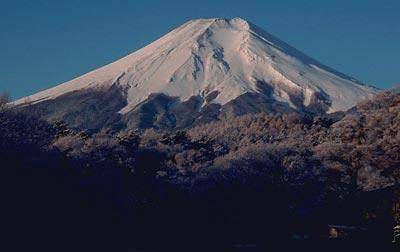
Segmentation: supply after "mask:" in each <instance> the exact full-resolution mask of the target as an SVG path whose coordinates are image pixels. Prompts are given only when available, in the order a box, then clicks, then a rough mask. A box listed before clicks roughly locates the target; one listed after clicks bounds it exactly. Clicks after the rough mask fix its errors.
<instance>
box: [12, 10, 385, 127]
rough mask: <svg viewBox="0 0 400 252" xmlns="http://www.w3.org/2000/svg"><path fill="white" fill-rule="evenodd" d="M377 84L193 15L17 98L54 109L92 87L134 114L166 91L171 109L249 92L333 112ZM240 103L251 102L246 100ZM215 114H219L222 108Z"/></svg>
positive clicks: (255, 32)
mask: <svg viewBox="0 0 400 252" xmlns="http://www.w3.org/2000/svg"><path fill="white" fill-rule="evenodd" d="M377 91H378V90H377V89H375V88H373V87H370V86H366V85H363V84H361V83H360V82H358V81H357V80H355V79H352V78H350V77H348V76H346V75H344V74H342V73H339V72H337V71H335V70H333V69H331V68H328V67H326V66H324V65H322V64H320V63H318V62H317V61H315V60H313V59H311V58H310V57H308V56H306V55H304V54H303V53H301V52H299V51H298V50H296V49H294V48H293V47H291V46H289V45H288V44H286V43H284V42H282V41H281V40H279V39H277V38H276V37H274V36H272V35H270V34H268V33H267V32H265V31H263V30H262V29H260V28H259V27H257V26H255V25H253V24H251V23H249V22H247V21H245V20H243V19H240V18H234V19H230V20H228V19H220V18H218V19H197V20H191V21H189V22H187V23H185V24H183V25H182V26H180V27H178V28H176V29H175V30H173V31H171V32H169V33H168V34H166V35H165V36H163V37H162V38H160V39H158V40H156V41H155V42H153V43H151V44H149V45H148V46H146V47H144V48H142V49H140V50H138V51H136V52H134V53H132V54H130V55H128V56H126V57H124V58H122V59H120V60H118V61H116V62H114V63H111V64H109V65H106V66H104V67H102V68H99V69H97V70H95V71H92V72H90V73H87V74H85V75H83V76H81V77H78V78H76V79H74V80H71V81H69V82H66V83H64V84H61V85H58V86H56V87H54V88H50V89H48V90H45V91H42V92H39V93H37V94H34V95H31V96H29V97H26V98H23V99H20V100H17V101H15V102H14V105H18V106H20V105H23V106H24V105H28V104H31V105H39V104H41V103H42V104H46V106H44V105H41V108H42V110H48V106H51V107H54V106H52V105H51V104H54V103H57V100H59V99H65V97H69V99H72V98H73V97H77V96H80V97H82V94H84V96H85V97H86V98H85V99H86V100H87V97H90V96H91V93H92V94H93V96H95V94H96V97H97V98H96V99H97V100H99V99H100V100H103V102H104V101H105V98H104V97H102V96H107V99H106V100H107V101H108V102H109V100H110V99H111V100H112V99H122V100H123V101H118V102H116V101H115V102H114V104H117V105H115V106H114V107H112V109H111V108H108V110H113V111H112V113H116V114H119V115H120V116H122V117H125V118H126V117H129V115H132V114H135V113H136V112H135V111H137V110H138V108H140V107H143V105H144V104H145V103H147V102H149V101H151V100H154V99H155V96H157V94H158V95H161V94H162V95H164V96H165V97H164V98H165V99H167V97H169V98H168V99H170V100H169V101H168V102H167V104H164V105H165V106H166V107H167V109H169V108H174V107H175V108H176V106H177V103H186V104H188V103H191V102H192V103H193V102H195V103H196V105H195V106H194V107H196V109H195V110H197V111H201V110H204V109H205V108H207V107H210V106H211V107H214V108H215V107H218V109H217V111H221V110H223V108H224V107H225V106H227V105H232V104H236V105H237V103H243V99H244V98H243V97H247V98H245V99H244V100H245V101H246V102H245V103H246V104H248V103H249V102H251V103H252V105H251V107H252V109H256V110H257V108H254V107H257V102H259V103H260V106H262V104H264V105H265V103H268V106H269V107H271V108H272V107H276V106H280V107H287V108H288V109H293V110H307V109H310V110H314V111H315V110H317V111H322V112H327V113H331V112H335V111H340V110H347V109H349V108H350V107H352V106H354V105H355V104H356V103H357V102H359V101H360V100H362V99H364V98H369V97H372V96H373V95H374V94H376V93H377ZM107 93H108V95H107ZM111 93H113V94H114V95H110V94H111ZM158 99H160V98H158ZM171 99H172V100H171ZM80 101H81V100H80ZM261 103H262V104H261ZM97 105H98V104H97ZM164 105H163V106H164ZM82 106H84V103H83V102H82V101H81V102H78V104H77V103H75V107H79V108H82ZM56 107H57V106H56ZM56 107H54V108H53V109H51V110H52V112H54V111H53V110H55V109H56ZM102 107H107V106H106V104H105V105H104V106H102ZM237 107H238V106H236V109H237ZM239 107H241V109H246V108H243V107H245V106H242V104H241V105H240V106H239ZM69 109H70V110H71V109H74V106H72V107H71V108H69ZM62 111H63V114H64V115H65V114H68V113H69V112H70V111H69V110H68V108H65V107H64V108H63V109H62ZM214 111H215V109H214ZM98 112H99V111H98ZM142 112H143V111H142ZM153 112H154V111H153ZM183 112H184V111H183ZM57 113H58V114H59V111H58V112H57ZM143 113H144V112H143ZM213 113H217V114H216V115H214V116H217V117H218V116H219V115H218V113H219V112H213ZM167 114H168V113H167ZM174 120H175V119H174Z"/></svg>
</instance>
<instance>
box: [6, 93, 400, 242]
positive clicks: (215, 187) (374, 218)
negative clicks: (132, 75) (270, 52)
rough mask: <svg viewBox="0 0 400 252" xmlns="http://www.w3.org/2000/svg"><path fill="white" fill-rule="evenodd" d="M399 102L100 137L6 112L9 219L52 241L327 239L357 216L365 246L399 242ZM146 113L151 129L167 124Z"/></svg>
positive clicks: (387, 96)
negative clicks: (394, 235) (394, 234)
mask: <svg viewBox="0 0 400 252" xmlns="http://www.w3.org/2000/svg"><path fill="white" fill-rule="evenodd" d="M399 97H400V95H399V94H398V93H397V92H394V91H392V92H386V93H382V94H381V95H379V96H377V97H376V98H375V99H373V100H370V101H367V102H364V103H362V104H360V105H359V106H357V108H356V109H353V110H351V111H349V112H347V113H338V114H335V115H329V116H310V115H306V114H299V113H296V112H293V113H284V114H267V113H259V114H253V115H243V116H240V117H229V119H228V117H227V118H226V120H221V121H215V122H213V123H208V124H202V125H199V126H197V127H194V128H192V129H190V130H186V131H185V130H180V131H165V130H161V129H153V128H149V129H147V130H140V129H138V130H130V131H117V129H115V128H113V129H107V128H103V129H102V130H101V131H98V132H97V133H90V132H85V131H79V130H73V129H70V128H68V126H67V125H66V124H65V123H63V122H56V123H54V124H49V123H46V122H44V121H41V120H38V119H36V118H34V117H32V116H27V115H26V114H20V113H14V112H11V111H3V112H0V139H1V142H0V161H1V167H2V178H3V179H4V183H3V184H4V185H5V186H6V188H5V190H3V192H6V194H7V197H6V200H7V201H6V202H7V204H6V206H7V210H8V213H7V214H6V215H5V217H6V219H8V222H9V225H7V228H8V229H9V230H10V232H9V233H10V234H11V236H14V237H24V239H30V240H32V241H35V242H37V243H41V244H43V237H46V242H47V243H50V241H54V242H62V243H65V241H66V239H69V241H70V243H75V242H80V243H82V244H87V245H93V244H97V245H100V244H102V245H107V243H108V244H109V245H111V244H113V246H115V244H119V246H121V247H125V246H130V247H141V246H149V245H150V246H151V247H154V246H170V245H171V246H176V245H182V244H194V243H196V244H198V243H200V244H209V243H216V242H218V243H219V244H236V243H257V244H262V243H265V242H282V241H285V240H291V239H293V238H295V237H303V238H305V237H308V238H309V239H314V240H320V239H321V238H327V237H328V235H329V234H328V233H327V231H326V229H327V228H328V226H329V225H345V226H350V227H352V228H353V230H358V231H357V232H355V233H356V235H354V236H352V237H351V239H353V240H354V241H358V239H364V240H365V239H368V236H369V235H372V236H373V240H374V241H375V242H377V241H380V240H381V241H385V242H387V241H388V240H390V239H391V237H390V232H391V228H392V226H393V221H394V220H393V213H392V203H393V201H395V200H397V201H398V198H396V196H394V195H396V192H398V182H399V167H400V154H399V153H400V149H399V148H400V134H399V132H400V117H399V115H400V98H399ZM157 99H160V98H157ZM210 99H211V98H210ZM168 102H169V101H168V100H157V101H155V102H154V103H152V104H150V105H147V106H156V107H157V106H164V105H165V103H168ZM187 106H195V101H193V104H187ZM232 108H233V107H232ZM142 109H143V115H142V116H145V114H146V116H149V118H147V119H146V120H149V121H151V123H150V124H149V125H152V124H153V123H154V121H157V120H159V118H158V117H159V116H160V114H159V113H156V114H154V115H148V114H147V113H144V112H146V111H145V110H146V107H143V108H142ZM154 109H155V107H152V108H151V109H150V110H151V111H154ZM235 109H238V108H235ZM162 116H163V117H167V116H168V115H166V114H165V115H162ZM146 120H142V121H141V122H145V121H146ZM167 121H168V120H167ZM160 122H166V120H161V121H160ZM132 123H134V122H132ZM182 123H183V122H182ZM397 195H398V194H397ZM8 222H7V223H8ZM21 230H23V232H22V233H21V232H20V231H21ZM362 230H364V231H362ZM103 248H104V247H103ZM114 248H115V247H114Z"/></svg>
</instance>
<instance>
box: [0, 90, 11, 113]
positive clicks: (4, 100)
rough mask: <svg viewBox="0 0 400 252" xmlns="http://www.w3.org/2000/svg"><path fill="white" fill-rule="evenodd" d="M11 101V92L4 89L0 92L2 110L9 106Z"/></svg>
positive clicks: (0, 108) (0, 107)
mask: <svg viewBox="0 0 400 252" xmlns="http://www.w3.org/2000/svg"><path fill="white" fill-rule="evenodd" d="M10 101H11V96H10V93H9V92H7V91H3V92H2V93H1V94H0V110H3V109H5V108H7V104H8V103H9V102H10Z"/></svg>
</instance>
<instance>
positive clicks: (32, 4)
mask: <svg viewBox="0 0 400 252" xmlns="http://www.w3.org/2000/svg"><path fill="white" fill-rule="evenodd" d="M210 17H227V18H232V17H242V18H245V19H247V20H249V21H251V22H253V23H255V24H257V25H258V26H260V27H262V28H264V29H265V30H266V31H268V32H270V33H272V34H274V35H276V36H277V37H279V38H280V39H282V40H284V41H286V42H287V43H289V44H291V45H292V46H294V47H296V48H298V49H299V50H301V51H303V52H304V53H306V54H308V55H309V56H311V57H313V58H315V59H316V60H319V61H320V62H321V63H323V64H325V65H328V66H330V67H333V68H335V69H337V70H339V71H341V72H344V73H346V74H348V75H350V76H353V77H355V78H357V79H359V80H361V81H363V82H366V83H368V84H372V85H375V86H377V87H380V88H388V87H391V86H393V85H394V84H397V83H400V0H335V1H333V0H331V1H325V0H259V1H255V0H240V1H236V0H229V1H218V0H196V1H189V0H186V1H177V0H168V1H166V0H164V1H162V0H146V1H141V0H107V1H106V0H96V1H94V0H93V1H91V0H79V1H78V0H64V1H62V0H0V91H1V90H8V91H10V92H11V94H12V96H13V98H19V97H22V96H26V95H29V94H32V93H35V92H37V91H40V90H43V89H46V88H48V87H51V86H54V85H56V84H59V83H62V82H65V81H68V80H70V79H72V78H74V77H77V76H79V75H81V74H84V73H86V72H88V71H90V70H93V69H95V68H98V67H100V66H102V65H105V64H107V63H110V62H112V61H114V60H117V59H119V58H120V57H122V56H124V55H126V54H129V53H130V52H133V51H135V50H137V49H139V48H141V47H143V46H144V45H146V44H148V43H150V42H152V41H153V40H155V39H157V38H159V37H160V36H162V35H164V34H165V33H167V32H168V31H170V30H172V29H173V28H175V27H176V26H179V25H181V24H182V23H184V22H185V21H187V20H189V19H193V18H210Z"/></svg>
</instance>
